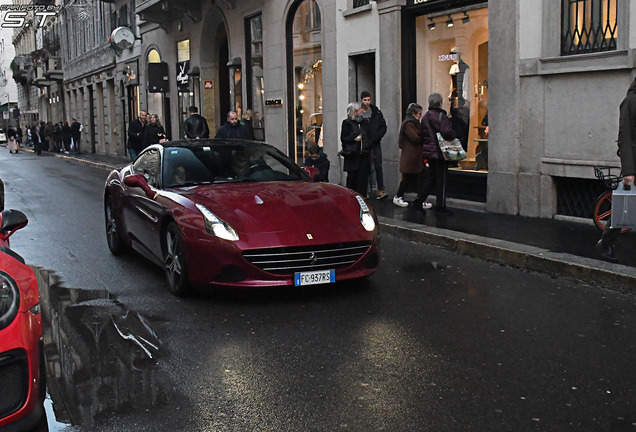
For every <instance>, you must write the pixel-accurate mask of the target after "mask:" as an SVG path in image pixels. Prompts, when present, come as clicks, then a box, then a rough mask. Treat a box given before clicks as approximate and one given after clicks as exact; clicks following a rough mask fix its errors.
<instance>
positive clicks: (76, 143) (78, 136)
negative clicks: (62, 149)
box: [71, 118, 84, 153]
mask: <svg viewBox="0 0 636 432" xmlns="http://www.w3.org/2000/svg"><path fill="white" fill-rule="evenodd" d="M83 129H84V128H83V127H82V124H81V123H80V122H78V121H77V119H76V118H73V123H71V138H72V139H73V147H74V148H75V153H79V152H80V143H81V141H82V130H83Z"/></svg>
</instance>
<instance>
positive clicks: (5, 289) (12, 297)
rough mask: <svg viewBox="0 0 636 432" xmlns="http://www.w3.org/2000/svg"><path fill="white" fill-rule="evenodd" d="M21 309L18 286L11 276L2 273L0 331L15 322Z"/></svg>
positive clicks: (0, 284) (0, 280)
mask: <svg viewBox="0 0 636 432" xmlns="http://www.w3.org/2000/svg"><path fill="white" fill-rule="evenodd" d="M19 309H20V291H19V290H18V284H17V283H16V282H15V281H14V280H13V278H12V277H11V276H9V274H7V273H5V272H3V271H0V330H2V329H4V328H6V327H8V326H9V324H11V323H12V322H13V320H14V319H15V317H16V315H18V310H19Z"/></svg>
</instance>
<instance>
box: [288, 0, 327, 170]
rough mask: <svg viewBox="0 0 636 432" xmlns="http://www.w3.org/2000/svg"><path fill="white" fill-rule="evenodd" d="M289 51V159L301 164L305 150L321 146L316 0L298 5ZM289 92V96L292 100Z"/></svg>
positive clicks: (319, 26) (319, 33) (319, 41)
mask: <svg viewBox="0 0 636 432" xmlns="http://www.w3.org/2000/svg"><path fill="white" fill-rule="evenodd" d="M293 13H294V17H293V21H292V25H291V28H290V29H288V32H289V31H290V32H291V34H289V33H288V34H289V36H288V49H289V50H291V53H292V70H291V73H292V76H291V77H290V81H291V82H293V83H294V88H293V100H292V101H290V106H291V107H292V110H293V112H291V111H290V114H291V118H292V119H293V120H292V121H293V131H294V134H293V138H291V141H292V142H290V155H294V157H295V160H296V162H297V163H302V161H303V159H304V156H305V153H306V151H307V146H308V145H310V144H314V143H315V144H318V145H320V146H322V137H321V131H322V19H321V16H320V9H319V8H318V4H317V3H316V1H315V0H303V1H301V2H299V3H298V4H297V8H296V10H295V11H294V12H293ZM291 94H292V92H290V96H291Z"/></svg>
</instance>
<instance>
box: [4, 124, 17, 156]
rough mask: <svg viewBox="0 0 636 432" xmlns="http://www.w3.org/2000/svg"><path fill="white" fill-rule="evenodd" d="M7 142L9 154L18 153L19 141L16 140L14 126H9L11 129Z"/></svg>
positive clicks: (8, 131) (8, 132)
mask: <svg viewBox="0 0 636 432" xmlns="http://www.w3.org/2000/svg"><path fill="white" fill-rule="evenodd" d="M7 141H8V147H9V153H18V151H19V149H18V141H17V140H16V132H15V129H14V128H13V126H9V129H8V130H7Z"/></svg>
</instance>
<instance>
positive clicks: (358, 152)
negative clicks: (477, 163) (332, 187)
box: [340, 91, 456, 213]
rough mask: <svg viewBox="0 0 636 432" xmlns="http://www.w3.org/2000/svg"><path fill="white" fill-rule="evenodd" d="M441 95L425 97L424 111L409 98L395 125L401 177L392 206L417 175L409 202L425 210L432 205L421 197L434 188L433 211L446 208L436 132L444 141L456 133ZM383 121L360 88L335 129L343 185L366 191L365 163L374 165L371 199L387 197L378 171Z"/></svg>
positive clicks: (405, 204)
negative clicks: (357, 98)
mask: <svg viewBox="0 0 636 432" xmlns="http://www.w3.org/2000/svg"><path fill="white" fill-rule="evenodd" d="M442 101H443V99H442V96H441V95H440V94H439V93H432V94H431V95H430V96H429V98H428V111H427V112H426V114H424V110H423V108H422V106H421V105H419V104H417V103H412V104H410V105H409V107H408V108H407V110H406V116H405V118H404V121H403V122H402V125H401V127H400V132H399V138H398V145H399V147H400V149H401V150H402V152H401V155H400V172H401V173H402V180H401V181H400V185H399V187H398V190H397V193H396V194H395V196H394V197H393V203H394V204H395V205H396V206H398V207H408V206H409V203H408V202H406V201H405V200H404V193H405V192H407V191H409V190H415V189H416V188H417V185H418V183H419V178H420V176H422V175H423V182H422V186H421V187H420V189H419V190H418V191H417V192H418V194H417V199H416V200H415V201H414V203H413V205H414V206H416V207H417V208H421V209H422V210H427V209H430V208H432V207H433V205H432V204H431V203H429V202H427V201H426V199H427V198H428V196H429V195H430V194H431V193H433V192H434V191H435V193H436V198H437V201H436V203H437V206H436V211H438V212H443V213H448V210H447V209H446V202H445V190H444V189H445V182H446V170H447V169H448V164H447V163H446V162H445V161H444V158H443V156H442V153H441V151H440V149H439V144H438V142H437V133H438V132H440V133H441V135H442V137H444V139H447V140H452V139H454V138H456V132H455V131H454V130H453V128H452V126H451V123H450V120H449V118H448V115H447V114H446V111H444V110H443V109H442ZM386 130H387V126H386V121H385V119H384V116H383V114H382V112H381V111H380V110H379V109H378V107H376V106H375V105H373V104H371V94H370V93H369V92H368V91H363V92H362V93H361V94H360V102H357V101H356V102H351V103H350V104H349V105H348V106H347V118H346V119H345V120H343V122H342V128H341V132H340V141H341V145H342V148H341V151H340V155H342V156H343V157H344V170H345V171H346V172H347V180H346V186H347V187H348V188H350V189H353V190H355V191H356V192H358V193H360V194H361V195H363V196H367V195H368V185H369V176H370V174H371V168H372V167H373V168H374V169H375V174H376V179H377V185H378V193H377V196H376V198H377V199H383V198H385V197H386V196H387V193H386V190H385V187H384V176H383V172H382V147H381V140H382V138H383V137H384V135H385V134H386Z"/></svg>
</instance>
